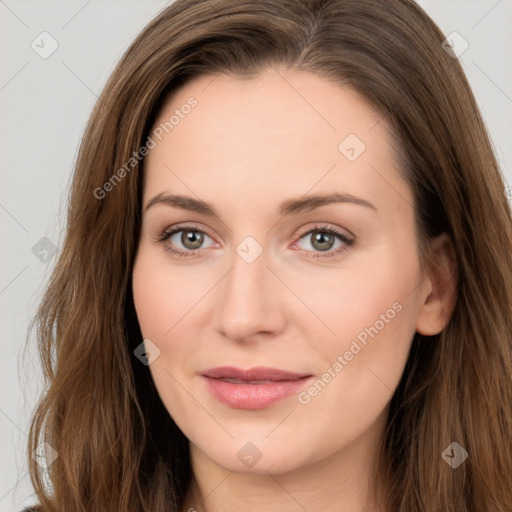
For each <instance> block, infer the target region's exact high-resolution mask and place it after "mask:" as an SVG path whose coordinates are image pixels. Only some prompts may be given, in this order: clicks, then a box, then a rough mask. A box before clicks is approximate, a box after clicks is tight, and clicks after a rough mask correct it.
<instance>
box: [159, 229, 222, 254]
mask: <svg viewBox="0 0 512 512" xmlns="http://www.w3.org/2000/svg"><path fill="white" fill-rule="evenodd" d="M205 237H207V238H209V239H210V240H212V239H211V238H210V237H209V236H208V235H207V234H206V233H205V232H204V231H203V230H202V229H199V228H197V227H195V226H179V227H176V228H173V229H171V230H167V231H164V232H163V233H162V234H161V235H160V236H159V237H158V238H157V240H156V241H157V242H161V243H163V244H164V248H165V250H166V251H169V252H170V253H173V254H176V255H177V256H179V257H180V258H181V257H188V256H194V255H195V254H197V252H199V249H200V248H203V247H201V246H202V245H203V243H204V240H205ZM212 241H213V240H212ZM180 244H181V246H182V247H183V249H180ZM176 246H178V248H177V249H176Z"/></svg>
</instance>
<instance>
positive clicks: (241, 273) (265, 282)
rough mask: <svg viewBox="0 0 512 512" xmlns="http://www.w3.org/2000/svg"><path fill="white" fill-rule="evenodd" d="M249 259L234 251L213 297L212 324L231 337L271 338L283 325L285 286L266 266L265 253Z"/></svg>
mask: <svg viewBox="0 0 512 512" xmlns="http://www.w3.org/2000/svg"><path fill="white" fill-rule="evenodd" d="M249 261H250V260H246V259H244V257H241V256H240V255H239V254H238V253H236V252H234V254H233V257H232V260H231V268H230V270H229V271H228V273H227V274H226V276H225V277H224V279H223V282H222V283H220V285H219V286H218V287H217V295H216V297H215V315H214V323H215V328H216V330H217V332H219V333H220V334H221V335H222V336H224V337H225V338H227V339H231V340H234V341H249V340H253V339H260V338H265V339H266V338H272V337H275V336H277V335H278V334H279V333H280V332H282V330H283V329H284V327H285V321H286V320H285V319H286V315H285V311H284V308H283V305H284V304H283V300H284V299H286V297H284V296H283V294H284V293H285V292H286V289H285V287H284V286H283V283H282V282H281V281H280V280H279V279H278V278H277V277H276V275H275V274H274V272H272V271H271V269H269V266H268V263H269V262H268V258H267V253H266V252H265V250H264V251H263V252H262V253H261V254H260V255H259V256H258V257H257V258H256V259H255V260H254V261H252V262H249Z"/></svg>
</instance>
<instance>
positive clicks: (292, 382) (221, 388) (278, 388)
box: [201, 366, 312, 410]
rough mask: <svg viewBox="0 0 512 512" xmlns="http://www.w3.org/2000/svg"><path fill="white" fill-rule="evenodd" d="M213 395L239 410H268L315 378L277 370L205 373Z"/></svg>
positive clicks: (224, 368) (227, 368) (221, 369)
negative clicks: (267, 408)
mask: <svg viewBox="0 0 512 512" xmlns="http://www.w3.org/2000/svg"><path fill="white" fill-rule="evenodd" d="M201 377H202V378H203V379H204V381H205V383H206V386H207V388H208V390H209V391H210V393H211V394H212V395H213V396H214V397H215V398H216V399H217V400H219V401H220V402H221V403H223V404H224V405H227V406H229V407H233V408H235V409H253V410H254V409H264V408H266V407H269V406H271V405H273V404H275V403H277V402H279V401H282V400H284V399H285V398H288V397H289V396H290V395H293V394H294V393H297V392H298V391H299V390H300V389H301V388H302V387H303V386H304V385H305V384H306V382H307V381H309V380H310V379H311V378H312V375H311V374H305V373H296V372H289V371H286V370H280V369H276V368H266V367H257V368H250V369H247V370H244V369H240V368H235V367H232V366H222V367H218V368H211V369H209V370H206V371H204V372H202V373H201Z"/></svg>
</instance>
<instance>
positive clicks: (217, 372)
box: [201, 366, 310, 381]
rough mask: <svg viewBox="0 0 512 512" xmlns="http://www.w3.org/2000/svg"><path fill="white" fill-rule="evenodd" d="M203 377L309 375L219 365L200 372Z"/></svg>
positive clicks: (250, 378)
mask: <svg viewBox="0 0 512 512" xmlns="http://www.w3.org/2000/svg"><path fill="white" fill-rule="evenodd" d="M201 375H203V376H204V377H209V378H211V379H238V380H247V381H255V380H274V381H280V380H281V381H282V380H298V379H302V378H304V377H310V374H306V373H297V372H289V371H286V370H280V369H278V368H267V367H264V366H258V367H255V368H249V369H247V370H244V369H241V368H235V367H233V366H219V367H217V368H210V369H208V370H205V371H203V372H202V373H201Z"/></svg>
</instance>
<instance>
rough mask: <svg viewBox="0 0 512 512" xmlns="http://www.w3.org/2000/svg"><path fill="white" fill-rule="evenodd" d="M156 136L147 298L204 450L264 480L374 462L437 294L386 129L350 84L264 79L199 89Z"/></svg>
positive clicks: (156, 372)
mask: <svg viewBox="0 0 512 512" xmlns="http://www.w3.org/2000/svg"><path fill="white" fill-rule="evenodd" d="M192 98H193V99H192ZM173 116H174V117H173ZM166 122H167V125H165V123H166ZM151 139H152V142H150V143H149V146H150V147H152V149H150V151H149V154H148V155H147V157H146V160H145V170H144V172H145V175H144V191H143V217H142V218H143V222H142V232H141V236H140V244H139V247H138V252H137V256H136V261H135V266H134V270H133V292H134V300H135V307H136V311H137V316H138V320H139V323H140V326H141V331H142V334H143V337H144V339H145V340H146V342H145V347H146V349H147V350H148V352H149V353H150V356H149V357H150V361H152V362H151V364H150V365H149V370H150V372H151V375H152V378H153V380H154V382H155V385H156V388H157V390H158V393H159V395H160V397H161V399H162V401H163V403H164V405H165V407H166V408H167V410H168V412H169V414H170V415H171V416H172V417H173V418H174V421H175V422H176V423H177V425H178V426H179V427H180V428H181V430H182V431H183V432H184V434H185V435H186V436H187V437H188V439H189V440H190V441H191V443H192V444H191V449H192V450H193V454H195V456H196V457H204V458H205V459H204V460H208V461H210V462H213V463H215V464H217V465H220V466H222V467H224V468H227V469H229V470H232V471H246V472H248V471H252V472H258V473H263V472H266V471H269V472H285V471H289V470H292V469H297V468H300V467H304V466H306V465H308V464H312V463H315V462H319V461H321V460H323V459H326V458H328V457H330V456H333V455H334V454H339V453H344V454H345V455H346V456H347V457H349V456H350V454H354V456H355V454H356V453H357V454H358V457H359V458H360V455H361V453H362V452H361V450H362V449H363V450H366V449H370V448H362V447H375V443H376V442H377V439H378V438H379V436H380V435H381V433H382V428H383V425H384V420H385V415H386V412H387V406H388V403H389V401H390V399H391V397H392V394H393V392H394V390H395V389H396V387H397V385H398V383H399V380H400V377H401V375H402V372H403V369H404V366H405V363H406V360H407V356H408V352H409V348H410V345H411V341H412V338H413V335H414V333H415V331H416V330H419V329H418V325H419V319H420V316H421V315H420V310H421V305H422V304H423V303H424V302H425V297H426V295H427V294H428V292H429V289H428V279H427V280H422V278H421V275H420V268H419V259H418V254H417V246H416V240H415V236H414V211H413V197H412V193H411V190H410V188H409V187H408V185H407V184H406V183H405V182H404V181H402V180H401V179H400V177H399V172H398V166H397V162H396V160H395V155H394V153H393V150H392V147H391V139H390V134H389V132H388V131H387V124H386V122H385V120H384V119H382V117H381V116H380V115H379V114H378V113H377V112H375V111H374V110H372V109H371V108H370V107H369V106H368V105H367V104H366V103H365V102H364V101H362V100H361V99H360V98H359V97H358V96H357V95H356V94H355V93H354V92H352V91H351V90H350V89H348V88H344V87H341V86H339V85H336V84H334V83H331V82H328V81H325V80H324V79H322V78H319V77H318V76H316V75H313V74H309V73H306V72H299V71H291V70H288V69H281V70H280V71H279V73H278V72H276V71H274V70H265V71H264V72H262V73H261V74H260V75H259V76H258V77H257V78H255V79H250V80H242V79H235V78H230V77H228V76H227V75H219V76H217V77H213V76H203V77H201V78H199V79H197V78H196V79H195V80H193V81H191V82H189V83H188V84H187V85H185V86H184V87H183V88H181V89H179V90H178V91H177V92H176V93H175V94H174V95H173V97H172V98H171V99H170V100H169V101H168V103H167V104H166V105H165V107H164V108H163V110H162V111H161V113H160V115H159V118H158V120H157V122H156V124H155V126H154V128H153V133H152V135H151ZM160 139H161V140H160ZM171 195H172V196H179V197H174V198H170V197H169V196H171ZM322 198H326V199H322ZM205 203H207V205H208V206H205ZM173 230H176V232H175V233H174V234H171V235H170V236H168V237H167V239H166V240H162V239H164V238H166V234H169V232H170V231H173ZM173 251H178V252H179V254H177V253H175V252H173ZM180 254H181V256H180ZM148 340H150V341H148ZM141 341H142V340H141ZM141 364H142V363H141ZM253 369H254V371H253V372H251V370H253ZM356 447H358V448H357V450H356ZM368 453H371V450H370V451H369V452H368Z"/></svg>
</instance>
